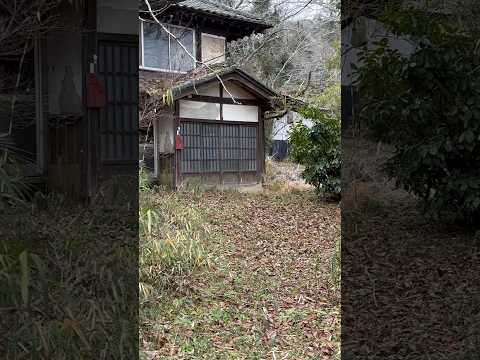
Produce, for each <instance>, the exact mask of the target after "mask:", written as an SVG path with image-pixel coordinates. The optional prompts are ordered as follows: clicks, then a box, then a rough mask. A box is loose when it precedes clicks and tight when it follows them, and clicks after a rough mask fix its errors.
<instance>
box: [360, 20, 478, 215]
mask: <svg viewBox="0 0 480 360" xmlns="http://www.w3.org/2000/svg"><path fill="white" fill-rule="evenodd" d="M391 19H392V20H390V21H391V22H392V24H391V27H392V29H393V31H394V32H396V33H398V34H403V33H406V34H409V36H410V37H411V38H413V39H415V40H416V41H417V43H418V47H417V49H416V51H415V52H414V53H413V55H412V56H411V57H405V56H402V55H401V54H400V53H399V52H398V51H395V50H392V49H390V48H389V47H388V45H387V41H386V40H384V41H381V42H379V43H378V44H377V48H376V49H375V50H374V51H364V52H363V53H362V54H361V59H360V61H361V62H363V64H364V65H363V66H362V67H361V68H359V69H358V71H357V74H358V79H357V82H358V86H359V90H360V94H361V102H362V112H361V114H362V118H363V121H365V122H366V124H367V127H368V129H369V131H370V135H371V136H372V137H373V138H374V139H375V140H377V141H378V140H380V141H384V142H387V143H390V144H393V145H394V148H395V151H394V155H393V156H392V157H391V158H390V159H389V161H388V162H387V165H386V170H387V172H388V174H389V175H390V176H391V177H393V178H394V179H395V180H396V182H397V185H398V186H401V187H403V188H404V189H406V190H407V191H409V192H411V193H413V194H415V195H417V196H418V197H420V198H421V199H422V200H423V203H424V204H425V210H426V211H427V212H428V213H430V214H432V215H434V216H435V217H437V218H443V219H449V220H462V221H466V222H468V223H475V222H477V223H478V221H479V220H480V167H479V166H478V165H479V163H480V141H479V140H480V77H479V76H478V71H479V68H480V57H479V51H478V50H479V49H478V43H476V41H475V39H474V38H473V37H470V36H469V35H468V34H466V33H458V32H455V29H453V28H450V27H449V26H448V24H435V23H432V22H431V21H430V22H429V20H428V18H427V17H425V16H424V15H422V14H421V13H415V12H407V13H397V14H396V15H395V16H392V17H391Z"/></svg>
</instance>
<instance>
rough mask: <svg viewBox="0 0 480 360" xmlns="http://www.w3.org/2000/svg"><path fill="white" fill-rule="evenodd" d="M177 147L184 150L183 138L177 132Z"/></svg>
mask: <svg viewBox="0 0 480 360" xmlns="http://www.w3.org/2000/svg"><path fill="white" fill-rule="evenodd" d="M175 149H177V150H183V139H182V137H181V136H180V135H178V134H177V137H176V138H175Z"/></svg>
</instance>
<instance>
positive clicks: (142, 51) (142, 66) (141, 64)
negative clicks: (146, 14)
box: [139, 19, 197, 74]
mask: <svg viewBox="0 0 480 360" xmlns="http://www.w3.org/2000/svg"><path fill="white" fill-rule="evenodd" d="M146 22H148V23H151V24H155V25H157V26H160V25H158V24H157V23H156V22H155V21H149V20H143V19H141V20H140V55H141V56H140V59H139V68H140V70H149V71H156V72H168V73H174V74H186V73H188V71H180V70H171V69H162V68H156V67H150V66H145V48H144V31H143V24H144V23H146ZM162 25H163V26H165V27H166V28H170V27H174V28H178V29H184V30H190V31H192V37H193V51H192V55H193V57H194V58H195V63H194V66H193V68H192V69H191V70H193V69H195V68H196V67H197V60H196V59H197V47H196V45H195V44H196V43H197V33H196V31H195V29H194V28H189V27H186V26H179V25H170V24H164V23H162ZM169 30H170V29H169ZM167 35H168V34H167ZM171 41H172V37H171V36H170V35H168V64H169V67H171V66H172V65H171V62H170V50H171V44H170V43H171Z"/></svg>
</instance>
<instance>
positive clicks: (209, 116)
mask: <svg viewBox="0 0 480 360" xmlns="http://www.w3.org/2000/svg"><path fill="white" fill-rule="evenodd" d="M180 117H181V118H187V119H203V120H220V104H216V103H207V102H201V101H189V100H180Z"/></svg>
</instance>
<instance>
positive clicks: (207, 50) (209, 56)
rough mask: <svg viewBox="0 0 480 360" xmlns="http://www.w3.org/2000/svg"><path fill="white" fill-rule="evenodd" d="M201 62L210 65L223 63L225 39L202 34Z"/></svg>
mask: <svg viewBox="0 0 480 360" xmlns="http://www.w3.org/2000/svg"><path fill="white" fill-rule="evenodd" d="M202 60H203V61H204V62H206V63H211V64H216V63H222V62H225V38H222V37H217V36H211V35H208V34H202Z"/></svg>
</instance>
